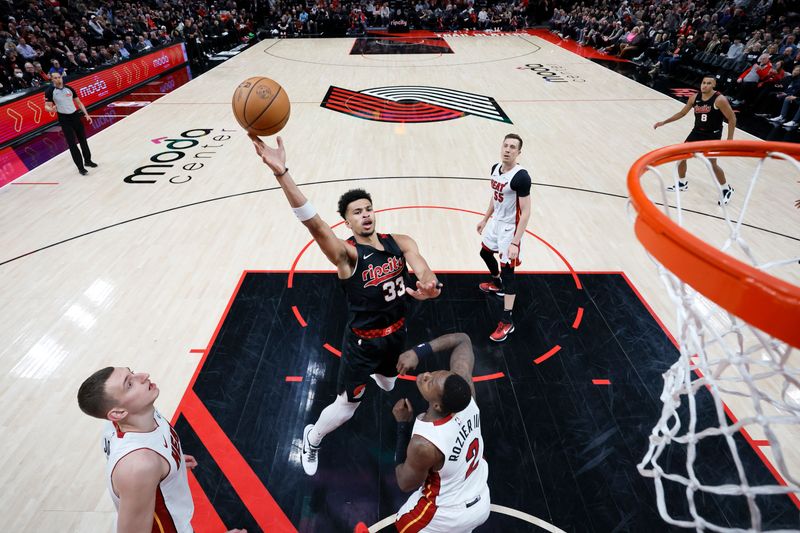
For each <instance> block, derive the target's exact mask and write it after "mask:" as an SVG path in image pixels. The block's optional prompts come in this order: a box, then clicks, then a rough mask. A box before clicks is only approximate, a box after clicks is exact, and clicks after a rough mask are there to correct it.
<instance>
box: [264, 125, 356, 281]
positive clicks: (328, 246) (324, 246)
mask: <svg viewBox="0 0 800 533" xmlns="http://www.w3.org/2000/svg"><path fill="white" fill-rule="evenodd" d="M250 140H252V141H253V146H254V147H255V149H256V153H257V154H258V156H259V157H260V158H261V160H262V161H263V162H264V163H266V164H267V166H268V167H269V168H270V170H272V173H273V174H274V175H275V178H276V179H277V180H278V183H279V184H280V186H281V189H283V193H284V194H285V195H286V199H287V200H289V205H290V206H291V207H292V209H293V210H294V212H295V214H296V215H297V217H298V218H299V219H300V220H301V221H302V223H303V225H304V226H305V227H306V228H308V231H309V232H310V233H311V236H312V237H314V240H315V241H317V244H318V245H319V247H320V249H321V250H322V253H324V254H325V257H327V258H328V260H329V261H330V262H331V263H333V264H334V265H336V266H337V267H338V268H340V269H343V268H346V267H347V266H349V265H350V264H352V263H353V262H354V261H355V248H353V247H352V246H350V247H348V246H347V244H346V243H345V242H344V241H343V240H342V239H340V238H338V237H337V236H336V234H334V233H333V230H332V229H331V227H330V226H329V225H328V223H327V222H325V221H324V220H322V217H321V216H319V214H317V212H316V210H314V207H313V206H312V205H311V204H310V203H309V202H308V198H306V196H305V195H304V194H303V193H302V192H301V191H300V188H299V187H298V186H297V184H296V183H295V182H294V180H293V179H292V176H291V174H289V168H288V167H287V166H286V150H285V149H284V147H283V139H281V138H280V137H278V139H277V140H278V147H277V148H272V147H271V146H267V145H266V144H265V143H264V141H262V140H261V139H260V138H259V137H257V136H255V135H250ZM351 253H352V257H350V254H351ZM345 274H347V275H349V274H350V272H345Z"/></svg>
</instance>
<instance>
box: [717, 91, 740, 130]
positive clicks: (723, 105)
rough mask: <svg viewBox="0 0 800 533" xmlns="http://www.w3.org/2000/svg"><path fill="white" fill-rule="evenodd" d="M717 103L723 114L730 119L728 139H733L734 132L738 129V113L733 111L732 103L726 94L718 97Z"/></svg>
mask: <svg viewBox="0 0 800 533" xmlns="http://www.w3.org/2000/svg"><path fill="white" fill-rule="evenodd" d="M715 103H716V104H717V109H719V110H720V111H722V114H723V115H724V116H725V119H726V120H727V121H728V140H729V141H732V140H733V132H734V131H735V130H736V113H734V112H733V108H732V107H731V103H730V102H728V99H727V98H725V97H724V96H720V97H718V98H717V100H716V102H715Z"/></svg>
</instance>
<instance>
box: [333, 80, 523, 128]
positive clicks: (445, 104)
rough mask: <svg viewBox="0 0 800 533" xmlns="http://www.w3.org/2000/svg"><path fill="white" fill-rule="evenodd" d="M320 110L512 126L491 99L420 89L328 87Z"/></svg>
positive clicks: (402, 119) (385, 119)
mask: <svg viewBox="0 0 800 533" xmlns="http://www.w3.org/2000/svg"><path fill="white" fill-rule="evenodd" d="M320 106H321V107H324V108H326V109H330V110H331V111H337V112H339V113H344V114H346V115H350V116H352V117H356V118H362V119H364V120H374V121H376V122H393V123H406V122H410V123H420V122H442V121H445V120H453V119H457V118H462V117H465V116H467V115H472V116H476V117H481V118H485V119H488V120H496V121H498V122H505V123H506V124H513V123H512V122H511V119H509V118H508V115H506V113H505V112H504V111H503V110H502V109H501V108H500V106H499V105H498V103H497V102H496V101H495V99H494V98H492V97H491V96H484V95H482V94H473V93H467V92H464V91H457V90H455V89H446V88H443V87H428V86H423V85H399V86H393V87H376V88H374V89H364V90H362V91H358V92H356V91H351V90H349V89H343V88H341V87H335V86H331V87H330V89H328V93H327V94H326V95H325V98H324V99H323V100H322V103H321V104H320Z"/></svg>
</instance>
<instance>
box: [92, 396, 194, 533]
mask: <svg viewBox="0 0 800 533" xmlns="http://www.w3.org/2000/svg"><path fill="white" fill-rule="evenodd" d="M153 417H154V419H155V421H156V423H157V424H158V427H157V428H156V429H154V430H153V431H150V432H148V433H136V432H129V433H124V432H122V431H120V430H119V428H118V427H117V426H116V425H114V424H113V423H112V422H108V425H107V426H106V430H105V432H104V433H103V451H104V452H105V454H106V459H107V463H106V479H107V481H108V492H109V493H110V494H111V499H112V500H113V501H114V506H115V507H116V508H117V511H119V496H117V495H116V493H115V492H114V486H113V485H112V483H111V474H112V472H114V467H115V466H116V465H117V462H119V460H120V459H122V458H123V457H125V456H126V455H128V454H129V453H131V452H133V451H135V450H141V449H148V450H153V451H154V452H156V453H157V454H159V455H160V456H161V457H163V458H164V459H165V460H166V461H167V463H168V464H169V474H167V477H165V478H164V479H163V480H161V483H159V484H158V488H157V489H156V507H155V512H154V513H153V531H158V532H163V533H191V532H192V525H191V520H192V514H193V513H194V504H193V503H192V494H191V492H190V491H189V482H188V480H187V478H186V461H185V460H184V459H183V450H181V443H180V441H179V440H178V434H177V433H175V430H174V429H173V428H172V426H170V425H169V422H167V420H165V419H164V417H162V416H161V414H160V413H159V412H158V411H155V412H154V415H153Z"/></svg>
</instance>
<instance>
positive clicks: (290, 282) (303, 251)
mask: <svg viewBox="0 0 800 533" xmlns="http://www.w3.org/2000/svg"><path fill="white" fill-rule="evenodd" d="M338 225H339V224H336V225H335V226H331V228H335V227H336V226H338ZM312 244H314V239H311V240H310V241H308V242H307V243H306V245H305V246H303V249H302V250H300V253H299V254H297V257H295V258H294V263H292V267H291V268H290V269H289V281H288V282H287V283H286V286H287V287H289V288H290V289H291V288H292V282H293V281H294V269H295V267H296V266H297V263H298V262H299V261H300V258H301V257H303V254H304V253H305V251H306V250H308V247H309V246H311V245H312Z"/></svg>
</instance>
